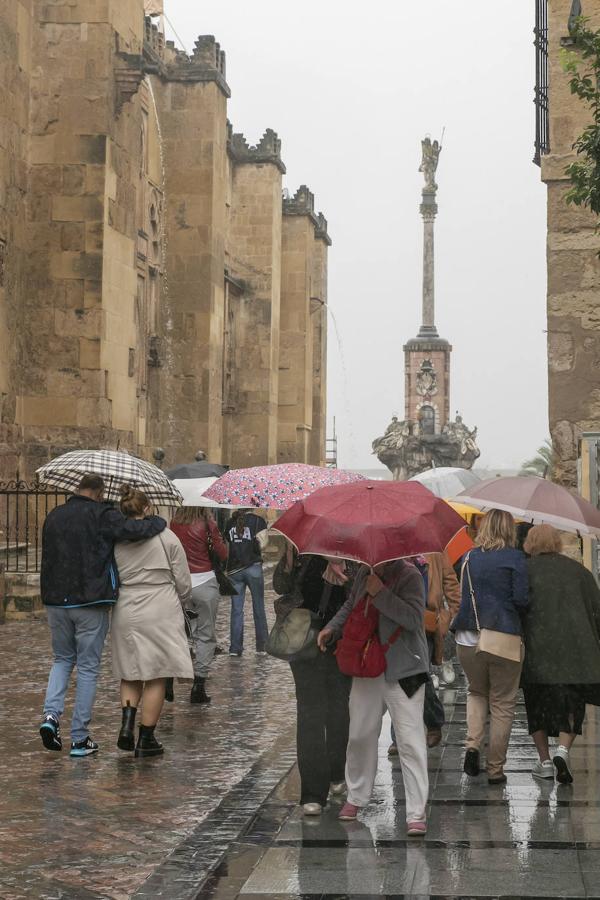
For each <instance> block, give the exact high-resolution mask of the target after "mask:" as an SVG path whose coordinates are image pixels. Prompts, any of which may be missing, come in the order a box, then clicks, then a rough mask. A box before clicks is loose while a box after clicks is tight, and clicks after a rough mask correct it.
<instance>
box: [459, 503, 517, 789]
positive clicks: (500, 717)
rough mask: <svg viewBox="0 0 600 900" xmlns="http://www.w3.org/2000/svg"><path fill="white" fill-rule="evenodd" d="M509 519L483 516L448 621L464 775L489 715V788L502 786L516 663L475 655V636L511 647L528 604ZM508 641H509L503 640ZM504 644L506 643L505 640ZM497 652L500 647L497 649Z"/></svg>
mask: <svg viewBox="0 0 600 900" xmlns="http://www.w3.org/2000/svg"><path fill="white" fill-rule="evenodd" d="M516 542H517V535H516V528H515V521H514V519H513V517H512V516H511V514H510V513H508V512H504V511H503V510H500V509H492V510H490V512H488V513H487V514H486V515H485V516H484V518H483V520H482V522H481V525H480V527H479V530H478V532H477V536H476V538H475V543H476V546H475V548H474V549H473V550H471V551H469V553H468V554H467V555H466V557H465V560H464V562H463V574H462V597H461V603H460V609H459V611H458V615H457V616H456V618H455V619H454V622H453V623H452V629H453V630H454V632H455V633H456V644H457V650H458V659H459V662H460V664H461V666H462V667H463V669H464V671H465V675H466V676H467V682H468V688H467V741H466V753H465V759H464V771H465V773H466V774H467V775H470V776H472V777H476V776H477V775H479V773H480V749H481V744H482V743H483V739H484V735H485V727H486V722H487V718H488V712H489V713H490V737H489V747H488V754H487V774H488V782H489V784H504V783H505V782H506V775H505V774H504V764H505V762H506V752H507V749H508V742H509V740H510V732H511V729H512V724H513V717H514V710H515V704H516V701H517V693H518V690H519V679H520V677H521V668H522V665H523V662H522V653H521V658H520V659H519V660H515V659H512V658H510V657H509V656H505V655H500V654H498V653H491V652H487V651H481V648H480V647H479V641H480V639H481V632H482V631H486V630H487V631H488V632H493V633H495V634H496V636H498V635H499V636H500V637H499V638H498V637H497V642H501V641H502V636H504V635H511V636H512V637H513V638H514V639H515V642H516V643H517V644H519V643H520V642H519V641H518V638H519V637H520V636H521V635H522V633H523V627H522V623H521V617H522V615H523V614H524V612H525V609H526V607H527V603H528V581H527V562H526V559H525V554H524V553H523V552H522V551H521V550H517V549H516ZM509 642H510V639H509ZM505 643H507V642H506V641H505ZM497 649H498V650H500V649H501V648H500V646H498V648H497Z"/></svg>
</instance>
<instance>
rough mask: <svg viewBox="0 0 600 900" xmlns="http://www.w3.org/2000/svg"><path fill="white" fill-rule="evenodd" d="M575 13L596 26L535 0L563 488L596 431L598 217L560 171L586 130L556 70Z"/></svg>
mask: <svg viewBox="0 0 600 900" xmlns="http://www.w3.org/2000/svg"><path fill="white" fill-rule="evenodd" d="M580 12H583V14H584V15H585V16H586V17H588V18H589V19H590V24H591V25H592V26H593V27H594V28H600V9H599V7H598V3H596V2H587V3H586V2H585V0H584V2H583V3H580V2H579V0H574V2H573V0H536V53H537V66H536V71H537V84H536V109H537V128H536V152H535V161H536V162H537V163H538V164H539V165H541V177H542V180H543V181H544V182H545V184H546V186H547V189H548V242H547V265H548V298H547V306H548V373H549V374H548V377H549V418H550V432H551V436H552V443H553V447H554V451H555V455H556V464H555V468H554V472H553V477H554V479H555V480H556V481H558V482H560V483H562V484H565V485H566V486H569V487H570V486H575V485H576V484H577V460H578V456H579V441H580V438H581V435H582V434H583V433H584V432H589V431H598V430H600V261H599V260H598V251H599V250H600V238H599V236H598V235H597V234H596V233H595V228H596V225H597V220H596V218H595V217H594V216H593V215H592V214H590V213H589V212H588V211H587V210H585V209H581V208H579V207H577V206H572V205H567V203H566V202H565V196H566V194H567V192H568V190H569V187H570V182H569V180H568V178H567V175H566V173H565V169H566V167H567V166H568V165H569V163H571V162H573V160H574V159H575V154H574V152H573V149H572V148H573V144H574V142H575V140H576V139H577V137H578V136H579V135H580V134H581V132H582V131H583V130H584V128H585V127H586V125H588V124H589V111H588V109H587V107H586V106H585V105H584V104H583V103H582V102H581V101H580V100H579V99H577V98H576V97H574V96H573V95H572V94H571V92H570V89H569V83H568V76H567V75H566V74H565V72H564V70H563V68H562V65H561V51H562V50H563V49H566V50H570V49H571V50H572V49H573V42H572V40H571V38H570V36H569V20H570V17H571V16H574V15H578V14H579V13H580Z"/></svg>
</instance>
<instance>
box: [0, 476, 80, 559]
mask: <svg viewBox="0 0 600 900" xmlns="http://www.w3.org/2000/svg"><path fill="white" fill-rule="evenodd" d="M69 496H70V494H68V493H65V492H64V491H55V490H51V489H48V488H45V487H41V486H40V485H39V484H37V483H36V482H27V481H6V482H0V563H2V564H3V565H4V569H5V571H6V572H24V573H25V572H39V570H40V561H41V554H42V528H43V525H44V521H45V519H46V516H47V515H48V513H49V512H50V511H51V510H53V509H54V507H55V506H60V505H61V504H62V503H64V502H65V501H66V500H67V498H68V497H69Z"/></svg>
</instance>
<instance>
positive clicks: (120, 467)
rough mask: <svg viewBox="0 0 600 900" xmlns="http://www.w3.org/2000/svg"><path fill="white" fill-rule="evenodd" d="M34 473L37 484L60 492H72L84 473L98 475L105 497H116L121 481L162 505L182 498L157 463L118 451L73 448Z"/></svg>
mask: <svg viewBox="0 0 600 900" xmlns="http://www.w3.org/2000/svg"><path fill="white" fill-rule="evenodd" d="M36 474H37V477H38V480H39V481H40V483H41V484H46V485H49V486H51V487H55V488H58V489H59V490H63V491H76V490H77V488H78V487H79V482H80V481H81V479H82V478H83V476H84V475H100V476H101V477H102V478H103V479H104V482H105V485H106V489H105V492H104V496H105V498H106V499H107V500H117V499H118V497H119V488H120V487H121V485H122V484H130V485H131V486H132V487H135V488H139V490H140V491H143V492H144V493H145V494H146V495H147V497H148V499H149V500H151V501H152V502H153V503H157V504H162V505H163V506H181V503H182V500H183V497H182V496H181V494H180V492H179V491H178V490H177V488H176V487H175V485H174V484H173V482H172V481H169V479H168V478H167V476H166V475H165V473H164V472H162V471H161V470H160V469H159V468H158V467H157V466H155V465H153V464H152V463H148V462H144V460H142V459H136V457H135V456H130V454H129V453H123V452H122V451H119V450H74V451H73V452H72V453H64V454H63V455H62V456H58V457H57V458H56V459H53V460H52V462H49V463H46V465H45V466H42V467H41V468H40V469H38V470H37V473H36Z"/></svg>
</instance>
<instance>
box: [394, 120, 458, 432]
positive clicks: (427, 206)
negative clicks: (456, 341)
mask: <svg viewBox="0 0 600 900" xmlns="http://www.w3.org/2000/svg"><path fill="white" fill-rule="evenodd" d="M421 151H422V156H421V165H420V166H419V172H422V173H423V178H424V181H425V184H424V185H423V189H422V191H421V206H420V207H419V209H420V213H421V216H422V218H423V299H422V312H421V327H420V329H419V333H418V334H417V336H416V337H415V338H413V339H412V340H410V341H408V343H406V344H405V345H404V350H405V391H404V396H405V415H404V418H405V420H406V421H409V422H415V423H417V426H418V430H419V432H420V433H423V434H426V435H429V436H431V435H432V434H441V432H442V429H443V428H444V426H445V425H446V423H447V422H448V420H449V417H450V353H451V351H452V347H451V346H450V344H449V343H448V341H446V340H444V339H443V338H441V337H440V336H439V334H438V330H437V328H436V325H435V255H434V249H435V247H434V230H435V217H436V215H437V211H438V207H437V189H438V186H437V183H436V180H435V174H436V170H437V167H438V161H439V158H440V153H441V152H442V148H441V146H440V143H439V141H432V140H431V138H429V137H426V138H425V139H424V140H422V141H421Z"/></svg>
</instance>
